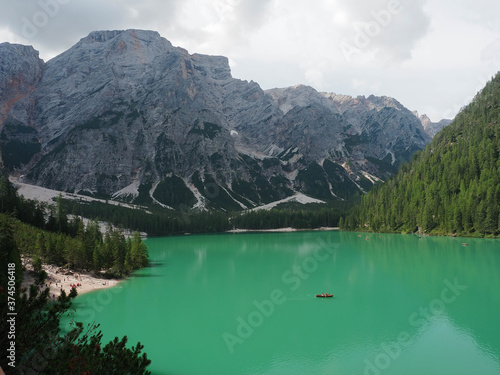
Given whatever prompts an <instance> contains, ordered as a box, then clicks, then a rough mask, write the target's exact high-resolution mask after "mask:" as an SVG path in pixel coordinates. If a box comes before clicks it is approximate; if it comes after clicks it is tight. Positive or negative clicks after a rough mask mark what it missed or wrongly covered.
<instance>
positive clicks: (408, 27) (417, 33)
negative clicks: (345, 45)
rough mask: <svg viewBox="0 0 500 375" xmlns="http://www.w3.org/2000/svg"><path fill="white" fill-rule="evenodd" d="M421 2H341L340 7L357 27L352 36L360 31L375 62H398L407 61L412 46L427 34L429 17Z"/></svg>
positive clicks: (383, 0) (395, 0)
mask: <svg viewBox="0 0 500 375" xmlns="http://www.w3.org/2000/svg"><path fill="white" fill-rule="evenodd" d="M425 2H426V1H425V0H400V1H397V0H392V1H386V0H342V7H343V8H344V9H345V10H346V11H347V12H348V13H349V15H350V18H351V19H352V20H353V21H354V22H355V24H356V25H357V28H356V30H355V31H353V33H354V32H356V33H359V32H360V31H359V30H361V32H365V35H367V36H368V39H369V45H368V46H367V47H366V50H371V51H376V54H377V57H378V58H382V57H383V59H385V60H388V61H401V60H407V59H409V58H411V51H412V50H413V48H414V47H415V45H416V43H417V42H418V41H419V40H420V39H421V38H422V37H424V36H425V35H426V34H427V32H428V31H429V26H430V16H429V15H428V14H426V13H425V12H424V5H425ZM390 4H392V6H391V5H390ZM395 9H397V11H391V10H395ZM359 25H362V26H359ZM353 29H354V25H353ZM355 37H356V36H353V39H354V38H355Z"/></svg>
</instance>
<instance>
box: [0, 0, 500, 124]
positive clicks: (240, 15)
mask: <svg viewBox="0 0 500 375" xmlns="http://www.w3.org/2000/svg"><path fill="white" fill-rule="evenodd" d="M44 4H45V5H44ZM43 13H45V16H44V15H43ZM498 14H500V3H499V2H492V1H490V0H463V1H460V2H456V1H452V0H440V1H439V2H436V1H426V0H399V1H398V0H335V1H333V0H315V1H314V2H305V1H303V0H168V1H164V0H143V1H141V2H137V1H133V0H120V1H118V0H99V1H98V0H86V1H78V0H16V1H11V2H9V6H4V7H3V9H2V13H0V41H9V42H15V43H23V44H33V45H34V47H35V48H37V49H39V50H40V52H41V56H42V57H43V58H45V59H47V58H49V57H52V56H54V55H55V54H57V53H60V52H62V51H63V50H65V49H67V48H69V47H71V46H72V45H73V44H75V43H76V42H77V41H78V40H79V39H80V38H83V37H85V36H86V35H87V34H88V33H89V32H91V31H93V30H101V29H128V28H142V29H152V30H157V31H158V32H159V33H160V34H161V35H162V36H164V37H165V38H167V39H169V40H170V41H171V42H172V43H173V44H174V45H178V46H181V47H184V48H186V49H188V50H189V51H190V52H191V53H193V52H198V53H207V54H216V55H225V56H227V57H229V59H230V61H231V62H232V63H233V62H234V63H233V64H232V69H233V75H234V76H235V77H238V78H242V79H247V80H254V81H256V82H258V83H260V84H261V86H262V87H264V88H271V87H277V86H291V85H295V84H297V83H305V84H310V85H312V86H314V87H316V88H317V89H318V90H321V91H334V92H337V93H345V94H350V95H363V94H364V95H369V94H376V95H388V96H394V97H396V98H397V99H398V100H400V101H401V102H402V103H403V104H404V105H406V106H408V107H409V108H410V109H418V110H419V112H421V113H423V112H425V111H426V110H429V111H431V112H432V113H433V116H435V117H439V116H440V113H441V115H443V114H445V113H446V114H451V113H452V112H454V111H455V112H456V109H455V108H456V107H457V106H458V108H459V107H460V106H462V105H463V102H464V100H466V98H467V97H468V96H469V93H471V92H472V93H471V94H470V95H474V94H475V90H476V87H477V86H478V82H483V81H484V77H490V76H491V75H493V74H494V73H495V72H496V70H498V68H499V66H500V65H499V61H500V53H499V51H500V47H499V44H498V43H500V42H498V40H499V38H500V34H499V33H500V19H499V18H498V16H497V15H498ZM37 17H38V18H37ZM26 22H28V23H32V24H33V25H34V27H35V28H36V33H31V34H33V35H28V34H30V33H27V31H30V30H29V27H27V26H26V25H27V23H26ZM37 22H38V25H37ZM31 31H33V30H31ZM362 34H364V36H363V35H362ZM366 37H368V38H367V39H368V40H365V39H366ZM363 41H364V42H365V43H363ZM345 45H350V46H352V47H353V48H354V49H353V50H352V51H354V52H353V53H351V55H349V56H348V57H349V58H346V51H345V49H344V50H343V48H342V46H345ZM464 98H465V99H464ZM457 103H459V104H457ZM450 108H451V110H450ZM433 119H434V118H433Z"/></svg>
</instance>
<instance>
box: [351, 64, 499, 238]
mask: <svg viewBox="0 0 500 375" xmlns="http://www.w3.org/2000/svg"><path fill="white" fill-rule="evenodd" d="M499 155H500V73H499V74H497V75H496V76H495V77H494V78H493V79H492V81H491V82H489V83H488V84H487V85H486V87H485V88H484V89H483V90H482V91H481V92H480V93H478V95H476V97H475V99H474V100H473V102H472V103H471V104H469V105H468V106H467V107H466V108H464V109H463V110H462V111H461V112H460V113H459V114H458V115H457V117H456V118H455V120H454V121H453V123H452V124H451V125H449V126H448V127H446V128H444V129H443V130H442V131H441V132H439V133H438V134H437V135H436V136H435V137H434V139H433V140H432V142H431V143H430V145H429V146H427V148H426V149H425V150H424V151H422V152H417V153H416V154H415V155H414V157H413V160H412V161H411V162H410V163H409V164H405V165H403V166H402V167H401V169H400V171H399V172H398V174H397V175H396V176H395V177H394V178H391V179H390V180H388V181H387V182H386V183H385V184H383V185H382V186H380V187H376V188H374V189H372V191H371V192H370V193H369V194H368V195H367V196H366V197H364V198H363V200H362V203H361V205H360V206H359V207H356V208H355V209H354V210H353V212H352V213H351V214H350V215H347V217H345V220H343V227H344V228H346V229H370V230H375V231H402V232H416V231H419V232H424V233H432V234H458V235H467V236H498V235H499V233H500V222H499V214H500V157H499Z"/></svg>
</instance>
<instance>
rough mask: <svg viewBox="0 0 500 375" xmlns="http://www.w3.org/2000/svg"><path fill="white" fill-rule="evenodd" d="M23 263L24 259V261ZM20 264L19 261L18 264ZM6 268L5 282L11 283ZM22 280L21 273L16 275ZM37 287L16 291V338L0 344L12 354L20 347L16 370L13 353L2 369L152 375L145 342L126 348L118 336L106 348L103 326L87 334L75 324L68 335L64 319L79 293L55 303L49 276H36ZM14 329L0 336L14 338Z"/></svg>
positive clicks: (3, 306)
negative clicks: (12, 348) (63, 328)
mask: <svg viewBox="0 0 500 375" xmlns="http://www.w3.org/2000/svg"><path fill="white" fill-rule="evenodd" d="M18 258H19V257H18ZM18 260H19V259H18ZM5 272H6V267H5V270H4V269H3V268H2V270H1V271H0V279H1V280H3V279H4V278H5V275H4V273H5ZM16 275H18V278H19V280H20V275H21V273H20V272H19V273H16ZM34 276H35V280H36V282H35V284H33V285H31V287H30V289H29V291H21V290H20V289H19V288H16V291H15V293H14V294H13V296H14V297H13V298H14V300H15V301H16V306H15V307H16V312H17V315H16V316H15V328H16V330H15V339H13V340H8V339H2V340H0V350H1V351H2V353H8V350H9V348H10V345H11V341H13V342H15V352H16V359H15V367H12V366H9V365H8V363H9V362H10V359H8V358H7V354H5V355H2V356H1V358H0V366H1V367H2V368H3V369H5V370H7V369H8V370H9V371H8V372H7V373H8V374H13V375H17V374H30V373H36V374H40V373H43V374H47V375H56V374H82V375H83V374H117V375H118V374H130V375H132V374H133V375H136V374H139V375H140V374H144V375H146V374H150V372H149V371H147V370H146V368H147V367H148V366H149V364H150V363H151V361H150V360H149V359H148V358H147V355H146V354H145V353H141V352H142V349H143V348H144V347H143V346H142V345H141V344H140V343H137V345H136V346H135V347H132V348H128V347H127V346H126V343H127V336H124V337H123V338H122V339H121V340H120V339H118V338H117V337H116V338H115V339H114V340H112V341H110V342H109V343H108V344H106V345H104V346H103V344H102V343H101V340H102V332H101V331H97V329H98V328H99V326H98V325H91V326H89V327H88V328H87V329H86V330H84V327H83V325H82V324H81V323H78V322H73V324H72V329H71V330H70V332H68V333H66V334H64V333H62V332H61V329H60V321H61V318H62V317H63V316H64V315H66V314H67V313H68V311H69V310H70V309H71V304H72V299H73V298H75V297H76V295H77V292H76V289H72V290H71V292H70V294H69V295H66V293H65V292H64V291H62V293H61V296H59V297H58V298H57V300H51V299H50V296H49V288H45V289H44V284H45V278H46V274H45V272H44V271H41V272H39V273H38V274H35V275H34ZM4 285H5V284H1V285H0V291H1V292H0V314H1V316H2V317H6V316H7V312H8V311H7V307H8V304H7V299H8V297H9V296H10V295H9V293H10V292H9V293H7V292H6V289H5V288H4ZM9 329H10V324H9V323H8V321H7V319H2V320H1V321H0V335H1V337H2V338H7V337H8V332H9Z"/></svg>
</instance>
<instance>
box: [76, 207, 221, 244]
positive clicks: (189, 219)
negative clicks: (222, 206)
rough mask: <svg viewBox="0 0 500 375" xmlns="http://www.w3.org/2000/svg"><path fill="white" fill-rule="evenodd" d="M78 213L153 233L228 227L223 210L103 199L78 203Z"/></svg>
mask: <svg viewBox="0 0 500 375" xmlns="http://www.w3.org/2000/svg"><path fill="white" fill-rule="evenodd" d="M66 203H67V204H71V205H73V206H74V209H75V212H76V213H77V214H78V215H81V216H84V217H88V218H93V219H99V220H105V221H108V222H111V223H112V224H114V225H116V226H122V227H124V228H132V229H134V230H139V231H141V232H146V233H148V235H150V236H166V235H173V234H183V233H213V232H224V231H226V230H228V229H229V228H230V227H229V222H228V215H227V214H226V213H224V212H219V211H214V212H198V213H197V212H190V211H189V210H181V211H171V210H164V209H156V210H154V212H153V213H147V212H145V211H141V210H134V209H131V208H126V207H120V206H115V205H110V204H105V203H101V202H95V201H94V202H89V203H78V204H75V203H74V202H73V201H67V202H66Z"/></svg>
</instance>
